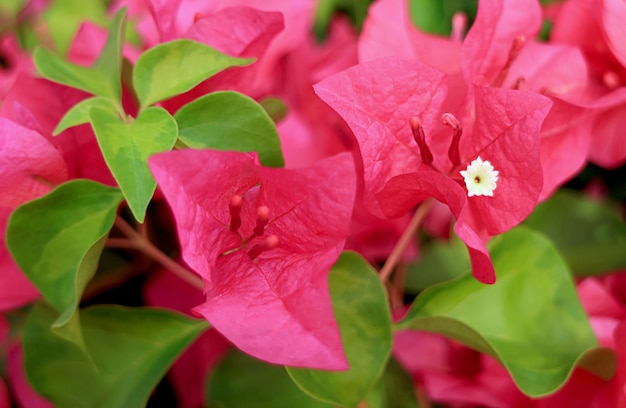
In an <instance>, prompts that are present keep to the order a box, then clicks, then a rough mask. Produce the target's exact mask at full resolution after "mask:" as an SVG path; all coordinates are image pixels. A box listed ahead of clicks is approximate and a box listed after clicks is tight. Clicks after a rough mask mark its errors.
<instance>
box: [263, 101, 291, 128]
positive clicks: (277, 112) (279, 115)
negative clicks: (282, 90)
mask: <svg viewBox="0 0 626 408" xmlns="http://www.w3.org/2000/svg"><path fill="white" fill-rule="evenodd" d="M259 103H260V104H261V106H262V107H263V109H265V112H267V114H268V115H269V117H270V118H272V121H273V122H274V123H279V122H280V121H281V120H283V119H284V118H285V116H287V113H288V112H289V108H288V107H287V105H286V104H285V102H283V101H282V100H281V99H280V98H275V97H272V96H268V97H267V98H263V99H262V100H261V101H260V102H259Z"/></svg>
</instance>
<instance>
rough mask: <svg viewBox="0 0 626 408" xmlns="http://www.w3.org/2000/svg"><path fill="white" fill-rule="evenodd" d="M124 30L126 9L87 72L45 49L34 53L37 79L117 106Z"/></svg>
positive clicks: (115, 21)
mask: <svg viewBox="0 0 626 408" xmlns="http://www.w3.org/2000/svg"><path fill="white" fill-rule="evenodd" d="M125 27H126V8H121V9H120V10H119V11H118V12H117V14H116V15H115V18H114V19H113V22H112V23H111V27H110V29H109V36H108V38H107V42H106V44H105V46H104V48H103V50H102V53H101V54H100V56H99V57H98V60H97V61H96V62H95V63H94V65H93V66H92V67H90V68H86V67H82V66H80V65H76V64H72V63H71V62H68V61H66V60H65V59H64V58H63V57H60V56H58V55H56V54H54V53H53V52H51V51H49V50H46V49H45V48H37V49H36V50H35V53H34V55H33V58H34V61H35V66H36V67H37V69H38V70H39V72H40V73H41V75H43V76H44V77H45V78H47V79H49V80H51V81H54V82H58V83H60V84H64V85H68V86H71V87H74V88H78V89H82V90H83V91H87V92H89V93H92V94H94V95H97V96H102V97H105V98H109V99H111V100H112V101H117V102H118V103H119V101H121V96H122V87H121V80H120V77H121V66H122V45H123V35H124V32H125ZM120 110H121V109H120Z"/></svg>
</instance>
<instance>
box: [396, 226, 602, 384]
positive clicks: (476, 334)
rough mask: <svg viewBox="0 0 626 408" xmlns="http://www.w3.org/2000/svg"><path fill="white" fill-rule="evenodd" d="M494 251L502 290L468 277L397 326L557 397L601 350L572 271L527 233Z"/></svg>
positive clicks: (419, 303) (507, 238) (511, 236)
mask: <svg viewBox="0 0 626 408" xmlns="http://www.w3.org/2000/svg"><path fill="white" fill-rule="evenodd" d="M490 253H491V257H492V260H493V265H494V267H495V270H496V274H497V281H496V283H495V284H493V285H483V284H481V283H479V282H478V281H476V280H475V279H474V278H473V277H472V276H471V275H469V274H467V275H464V276H462V277H460V278H458V279H455V280H453V281H449V282H446V283H442V284H440V285H436V286H433V287H430V288H428V289H426V290H425V291H424V292H422V293H421V294H420V295H419V296H418V297H417V298H416V299H415V302H414V303H413V305H412V307H411V309H410V310H409V312H408V314H407V317H406V318H405V319H404V320H403V321H402V322H400V323H399V324H398V327H399V328H401V329H415V330H425V331H430V332H436V333H441V334H444V335H447V336H449V337H452V338H454V339H457V340H459V341H461V342H463V343H465V344H466V345H468V346H470V347H473V348H475V349H477V350H479V351H482V352H485V353H488V354H491V355H492V356H494V357H496V358H497V359H499V360H500V362H501V363H502V364H503V365H504V366H505V367H506V369H507V370H508V371H509V373H511V376H512V377H513V379H514V380H515V382H516V383H517V385H518V386H519V388H520V390H522V391H523V392H524V393H525V394H527V395H530V396H542V395H545V394H548V393H550V392H553V391H555V390H556V389H558V388H559V387H560V386H561V385H562V384H563V383H564V382H565V381H566V380H567V378H568V377H569V375H570V373H571V371H572V370H573V367H574V365H575V364H576V362H577V361H578V360H579V359H580V358H581V356H582V355H583V354H584V353H585V352H586V351H588V350H590V349H592V348H594V347H596V346H597V340H596V338H595V336H594V334H593V332H592V330H591V327H590V326H589V322H588V320H587V316H586V315H585V312H584V311H583V309H582V307H581V305H580V302H579V300H578V296H577V294H576V290H575V288H574V284H573V282H572V278H571V276H570V273H569V270H568V269H567V265H566V264H565V262H564V261H563V260H562V259H561V257H560V256H559V253H558V252H557V251H556V250H555V249H554V247H553V246H552V244H551V243H550V241H548V240H547V239H546V238H544V237H543V236H541V235H539V234H537V233H536V232H533V231H531V230H529V229H527V228H523V227H519V228H516V229H514V230H511V231H509V232H507V233H506V234H504V235H501V236H499V237H498V238H496V239H494V241H493V243H492V245H490Z"/></svg>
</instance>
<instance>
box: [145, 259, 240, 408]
mask: <svg viewBox="0 0 626 408" xmlns="http://www.w3.org/2000/svg"><path fill="white" fill-rule="evenodd" d="M143 294H144V296H143V297H144V299H145V301H146V304H147V305H149V306H158V307H167V308H170V309H174V310H178V311H179V312H182V313H187V314H189V313H190V312H191V309H192V308H193V307H195V306H197V305H199V304H200V303H202V302H204V295H203V294H202V291H200V290H199V289H197V288H195V287H193V286H191V285H190V284H188V283H186V282H184V281H183V280H181V279H180V278H178V277H177V276H176V275H174V274H173V273H171V272H169V271H161V272H159V273H157V274H155V275H153V276H152V277H151V278H150V279H149V280H148V282H146V285H145V286H144V289H143ZM229 344H230V343H229V342H228V341H227V340H226V339H225V338H224V337H223V336H222V335H221V334H220V333H219V332H218V331H217V330H215V329H213V328H211V329H209V330H207V331H206V332H204V333H202V334H200V336H199V337H198V338H197V339H196V341H194V342H193V343H192V344H191V346H189V347H188V348H187V349H186V350H185V351H184V352H183V354H181V355H180V356H179V357H178V359H177V360H176V362H175V363H174V364H173V365H172V367H171V368H170V381H171V382H172V386H173V387H174V389H175V390H176V395H177V397H178V406H179V407H180V408H196V407H200V406H204V405H206V404H205V401H204V396H205V391H204V389H205V384H206V381H207V379H208V376H209V375H210V372H211V370H212V369H213V367H214V366H215V364H217V362H218V361H219V359H220V358H222V357H223V356H224V354H225V353H226V351H227V350H228V348H229Z"/></svg>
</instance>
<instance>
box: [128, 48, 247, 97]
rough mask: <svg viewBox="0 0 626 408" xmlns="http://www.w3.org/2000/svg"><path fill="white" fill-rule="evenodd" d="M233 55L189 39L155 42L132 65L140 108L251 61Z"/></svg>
mask: <svg viewBox="0 0 626 408" xmlns="http://www.w3.org/2000/svg"><path fill="white" fill-rule="evenodd" d="M252 61H253V60H252V59H242V58H234V57H230V56H228V55H225V54H222V53H221V52H219V51H217V50H216V49H213V48H211V47H209V46H207V45H204V44H202V43H199V42H195V41H191V40H175V41H171V42H167V43H164V44H159V45H157V46H155V47H153V48H150V49H149V50H148V51H146V52H144V53H143V54H142V55H141V56H140V57H139V59H138V60H137V64H135V70H134V71H133V84H134V85H135V91H136V92H137V97H138V98H139V101H140V102H141V108H142V109H145V108H146V107H147V106H149V105H152V104H153V103H155V102H159V101H162V100H163V99H167V98H170V97H172V96H175V95H178V94H181V93H183V92H186V91H188V90H190V89H191V88H193V87H194V86H196V85H198V84H199V83H200V82H202V81H204V80H205V79H207V78H209V77H211V76H213V75H215V74H217V73H218V72H220V71H222V70H224V69H226V68H229V67H234V66H243V65H248V64H250V63H252Z"/></svg>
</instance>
